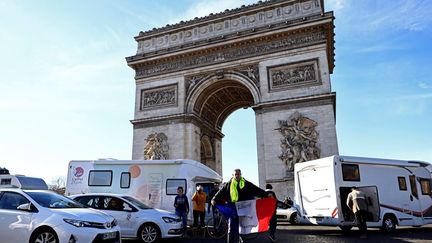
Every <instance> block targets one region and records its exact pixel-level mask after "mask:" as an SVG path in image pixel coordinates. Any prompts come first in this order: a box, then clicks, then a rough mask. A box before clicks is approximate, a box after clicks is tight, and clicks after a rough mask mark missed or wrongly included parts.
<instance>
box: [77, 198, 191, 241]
mask: <svg viewBox="0 0 432 243" xmlns="http://www.w3.org/2000/svg"><path fill="white" fill-rule="evenodd" d="M70 198H72V199H74V200H76V201H78V202H80V203H82V204H84V205H85V206H89V207H92V208H95V209H98V210H101V211H103V212H105V213H108V214H110V215H112V216H114V218H116V219H117V222H118V224H119V226H120V229H121V236H122V237H123V238H138V239H139V240H141V241H143V242H146V243H151V242H155V241H158V240H159V239H160V238H172V237H179V236H181V235H182V234H183V227H182V222H181V220H180V218H179V217H178V216H177V215H175V214H173V213H170V212H167V211H164V210H160V209H154V208H151V207H149V206H147V205H145V204H143V203H142V202H141V201H139V200H138V199H136V198H134V197H131V196H129V195H119V194H108V193H88V194H83V195H73V196H70Z"/></svg>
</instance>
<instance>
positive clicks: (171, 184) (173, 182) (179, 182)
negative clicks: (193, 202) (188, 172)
mask: <svg viewBox="0 0 432 243" xmlns="http://www.w3.org/2000/svg"><path fill="white" fill-rule="evenodd" d="M179 186H181V187H183V192H184V193H185V194H186V192H187V188H186V179H167V180H166V194H167V195H177V188H178V187H179Z"/></svg>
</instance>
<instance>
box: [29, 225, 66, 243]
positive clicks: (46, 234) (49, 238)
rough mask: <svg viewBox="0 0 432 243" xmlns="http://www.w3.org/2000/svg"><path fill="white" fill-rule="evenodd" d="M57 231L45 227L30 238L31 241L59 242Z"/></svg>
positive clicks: (34, 242)
mask: <svg viewBox="0 0 432 243" xmlns="http://www.w3.org/2000/svg"><path fill="white" fill-rule="evenodd" d="M58 242H59V240H58V238H57V235H56V233H55V232H54V231H53V230H52V229H48V228H44V229H40V230H37V231H35V232H34V233H33V235H32V237H31V238H30V243H58Z"/></svg>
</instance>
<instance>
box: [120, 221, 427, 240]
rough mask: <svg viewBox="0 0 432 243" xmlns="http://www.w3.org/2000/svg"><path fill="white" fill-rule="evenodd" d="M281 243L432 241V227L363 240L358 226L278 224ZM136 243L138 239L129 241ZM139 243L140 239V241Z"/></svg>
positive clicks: (372, 232) (405, 229)
mask: <svg viewBox="0 0 432 243" xmlns="http://www.w3.org/2000/svg"><path fill="white" fill-rule="evenodd" d="M277 229H278V230H277V237H278V240H277V242H278V243H284V242H290V243H292V242H301V243H308V242H323V243H327V242H328V243H329V242H332V243H338V242H368V243H372V242H392V243H393V242H396V243H398V242H415V243H419V242H432V226H424V227H421V228H414V227H399V228H398V229H397V231H396V232H395V233H393V234H386V233H383V232H381V231H379V230H378V229H370V230H369V231H368V238H367V239H361V238H360V234H359V231H358V230H357V229H353V230H351V231H350V232H349V233H343V232H342V231H341V230H340V229H339V228H336V227H323V226H304V225H289V224H282V225H278V228H277ZM125 242H126V243H132V242H135V241H125ZM136 242H138V241H136ZM163 242H164V243H165V242H166V243H168V242H175V243H180V242H184V243H201V242H203V243H223V242H226V240H225V239H223V240H214V239H211V238H205V239H202V238H187V239H175V240H174V239H171V240H164V241H163ZM245 243H270V240H269V239H268V238H267V233H263V234H262V235H260V236H258V237H257V238H255V239H253V240H249V241H247V242H245Z"/></svg>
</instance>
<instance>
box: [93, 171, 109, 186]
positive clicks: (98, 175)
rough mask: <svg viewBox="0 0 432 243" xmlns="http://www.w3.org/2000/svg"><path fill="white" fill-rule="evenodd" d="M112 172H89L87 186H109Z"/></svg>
mask: <svg viewBox="0 0 432 243" xmlns="http://www.w3.org/2000/svg"><path fill="white" fill-rule="evenodd" d="M111 183H112V170H91V171H90V173H89V179H88V185H89V186H111Z"/></svg>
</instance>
